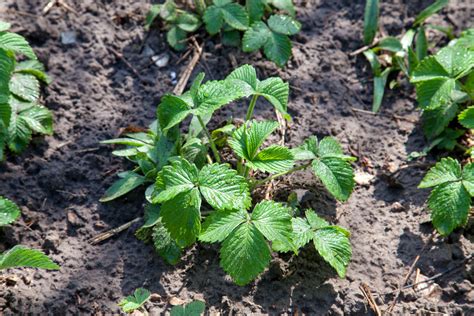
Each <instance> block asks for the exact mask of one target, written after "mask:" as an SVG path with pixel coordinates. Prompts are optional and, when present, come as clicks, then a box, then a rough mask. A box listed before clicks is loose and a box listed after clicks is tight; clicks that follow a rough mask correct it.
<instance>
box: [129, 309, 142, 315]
mask: <svg viewBox="0 0 474 316" xmlns="http://www.w3.org/2000/svg"><path fill="white" fill-rule="evenodd" d="M130 315H132V316H145V314H144V313H143V312H140V311H139V310H134V311H133V313H131V314H130Z"/></svg>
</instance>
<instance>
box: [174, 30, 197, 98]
mask: <svg viewBox="0 0 474 316" xmlns="http://www.w3.org/2000/svg"><path fill="white" fill-rule="evenodd" d="M192 41H193V45H194V48H195V51H194V55H193V58H192V59H191V61H190V62H189V64H188V66H187V67H186V69H184V71H183V72H182V73H181V76H180V78H179V81H178V84H177V85H176V87H174V90H173V94H176V95H181V94H182V93H183V91H184V89H185V88H186V85H187V84H188V81H189V77H191V73H192V72H193V70H194V67H196V65H197V63H198V62H199V59H200V58H201V55H202V48H203V47H204V44H202V45H201V46H199V45H198V43H197V42H196V40H195V39H194V38H192Z"/></svg>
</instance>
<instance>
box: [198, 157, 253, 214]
mask: <svg viewBox="0 0 474 316" xmlns="http://www.w3.org/2000/svg"><path fill="white" fill-rule="evenodd" d="M198 181H199V190H200V191H201V194H202V196H203V197H204V199H205V200H206V201H207V203H209V204H210V205H211V206H212V207H213V208H214V209H217V210H235V209H247V208H248V207H250V204H251V199H250V192H249V187H248V184H247V180H246V179H245V178H244V177H242V176H239V175H238V174H237V171H235V170H233V169H231V168H230V167H229V165H227V164H212V165H207V166H204V168H202V170H201V171H200V172H199V180H198Z"/></svg>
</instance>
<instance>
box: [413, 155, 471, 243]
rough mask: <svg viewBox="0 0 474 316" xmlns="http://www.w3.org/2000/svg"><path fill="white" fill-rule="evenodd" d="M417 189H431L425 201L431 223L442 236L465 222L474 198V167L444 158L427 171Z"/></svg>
mask: <svg viewBox="0 0 474 316" xmlns="http://www.w3.org/2000/svg"><path fill="white" fill-rule="evenodd" d="M419 188H433V190H432V191H431V194H430V196H429V198H428V207H429V208H430V209H431V220H432V222H433V225H434V227H435V228H436V230H437V231H438V232H439V233H440V234H441V235H443V236H447V235H449V234H450V233H451V232H452V231H453V230H454V229H455V228H458V227H461V226H464V225H465V224H466V223H467V219H468V215H469V210H470V208H471V205H472V197H473V196H474V164H472V163H469V164H467V165H465V166H464V167H461V164H460V163H459V162H458V161H456V160H455V159H452V158H443V159H441V161H440V162H438V163H437V164H436V165H435V166H434V167H433V168H431V169H430V171H428V173H427V174H426V176H425V177H424V178H423V180H422V181H421V183H420V185H419Z"/></svg>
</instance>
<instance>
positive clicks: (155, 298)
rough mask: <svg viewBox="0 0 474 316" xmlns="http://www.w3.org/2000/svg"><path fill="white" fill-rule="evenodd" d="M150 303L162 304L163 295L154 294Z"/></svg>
mask: <svg viewBox="0 0 474 316" xmlns="http://www.w3.org/2000/svg"><path fill="white" fill-rule="evenodd" d="M150 302H152V303H158V302H161V295H160V294H158V293H153V294H151V295H150Z"/></svg>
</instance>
